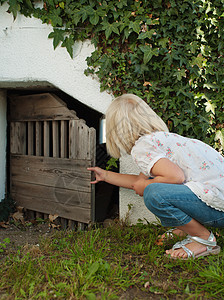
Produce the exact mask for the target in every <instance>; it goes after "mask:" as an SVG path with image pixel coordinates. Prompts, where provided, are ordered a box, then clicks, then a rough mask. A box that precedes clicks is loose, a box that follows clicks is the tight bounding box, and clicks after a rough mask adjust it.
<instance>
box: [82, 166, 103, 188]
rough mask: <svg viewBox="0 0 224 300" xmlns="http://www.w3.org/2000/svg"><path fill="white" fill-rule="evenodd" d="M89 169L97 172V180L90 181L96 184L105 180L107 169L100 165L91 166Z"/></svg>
mask: <svg viewBox="0 0 224 300" xmlns="http://www.w3.org/2000/svg"><path fill="white" fill-rule="evenodd" d="M87 170H89V171H93V172H94V173H95V177H96V180H95V181H91V182H90V183H92V184H96V183H98V182H100V181H105V178H106V174H107V171H106V170H103V169H101V168H99V167H91V168H87Z"/></svg>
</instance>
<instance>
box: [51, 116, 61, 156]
mask: <svg viewBox="0 0 224 300" xmlns="http://www.w3.org/2000/svg"><path fill="white" fill-rule="evenodd" d="M52 136H53V157H58V158H59V148H60V145H59V143H60V140H59V121H52Z"/></svg>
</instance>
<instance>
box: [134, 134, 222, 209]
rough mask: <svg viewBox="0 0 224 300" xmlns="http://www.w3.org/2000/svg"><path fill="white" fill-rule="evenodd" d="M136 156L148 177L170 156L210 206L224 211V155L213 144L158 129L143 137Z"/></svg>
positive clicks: (135, 149) (186, 180)
mask: <svg viewBox="0 0 224 300" xmlns="http://www.w3.org/2000/svg"><path fill="white" fill-rule="evenodd" d="M131 155H132V158H133V159H134V161H135V162H136V164H137V165H138V167H139V168H140V170H141V172H142V173H144V174H145V175H146V176H152V174H151V169H152V167H153V165H154V164H155V163H156V162H157V161H158V160H159V159H160V158H168V159H169V160H171V161H172V162H173V163H175V164H176V165H178V166H179V167H180V168H181V169H182V170H183V172H184V174H185V182H184V184H185V185H186V186H188V187H189V188H190V189H191V190H192V192H193V193H194V194H196V195H197V196H198V198H200V199H201V200H202V201H203V202H205V203H206V204H207V205H209V206H211V207H213V208H215V209H217V210H220V211H224V157H223V156H222V155H221V154H220V153H219V152H217V151H216V150H215V149H213V148H212V147H210V146H209V145H207V144H205V143H203V142H201V141H199V140H196V139H190V138H186V137H182V136H180V135H178V134H175V133H170V132H163V131H157V132H154V133H152V134H149V135H145V136H142V137H140V138H139V139H138V140H137V141H136V143H135V145H134V147H133V148H132V151H131Z"/></svg>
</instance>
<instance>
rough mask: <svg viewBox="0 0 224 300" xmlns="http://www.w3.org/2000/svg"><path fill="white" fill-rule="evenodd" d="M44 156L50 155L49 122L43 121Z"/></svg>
mask: <svg viewBox="0 0 224 300" xmlns="http://www.w3.org/2000/svg"><path fill="white" fill-rule="evenodd" d="M43 143H44V156H47V157H48V156H49V155H50V124H49V121H44V140H43Z"/></svg>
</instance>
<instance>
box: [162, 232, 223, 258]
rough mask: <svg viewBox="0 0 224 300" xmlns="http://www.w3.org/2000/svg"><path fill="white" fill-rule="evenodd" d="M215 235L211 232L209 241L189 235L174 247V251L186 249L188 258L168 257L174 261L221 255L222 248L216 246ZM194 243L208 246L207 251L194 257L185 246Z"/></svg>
mask: <svg viewBox="0 0 224 300" xmlns="http://www.w3.org/2000/svg"><path fill="white" fill-rule="evenodd" d="M214 238H215V237H214V234H213V233H212V232H211V233H210V236H209V238H208V239H207V240H204V239H202V238H199V237H198V236H190V235H188V236H187V238H186V239H185V240H183V241H181V242H177V243H176V244H175V245H174V246H173V248H172V249H173V250H176V249H180V248H182V249H184V251H185V252H186V253H187V258H181V257H172V256H171V257H170V255H167V256H169V257H170V258H172V259H178V258H179V259H184V260H186V259H188V258H190V257H192V258H198V257H200V256H207V255H210V254H213V255H215V254H219V252H220V247H219V246H217V244H216V241H214ZM192 242H197V243H199V244H202V245H205V246H206V251H204V252H202V253H199V254H197V255H194V253H193V252H192V251H191V250H190V249H188V248H187V247H185V245H187V244H189V243H192Z"/></svg>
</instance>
